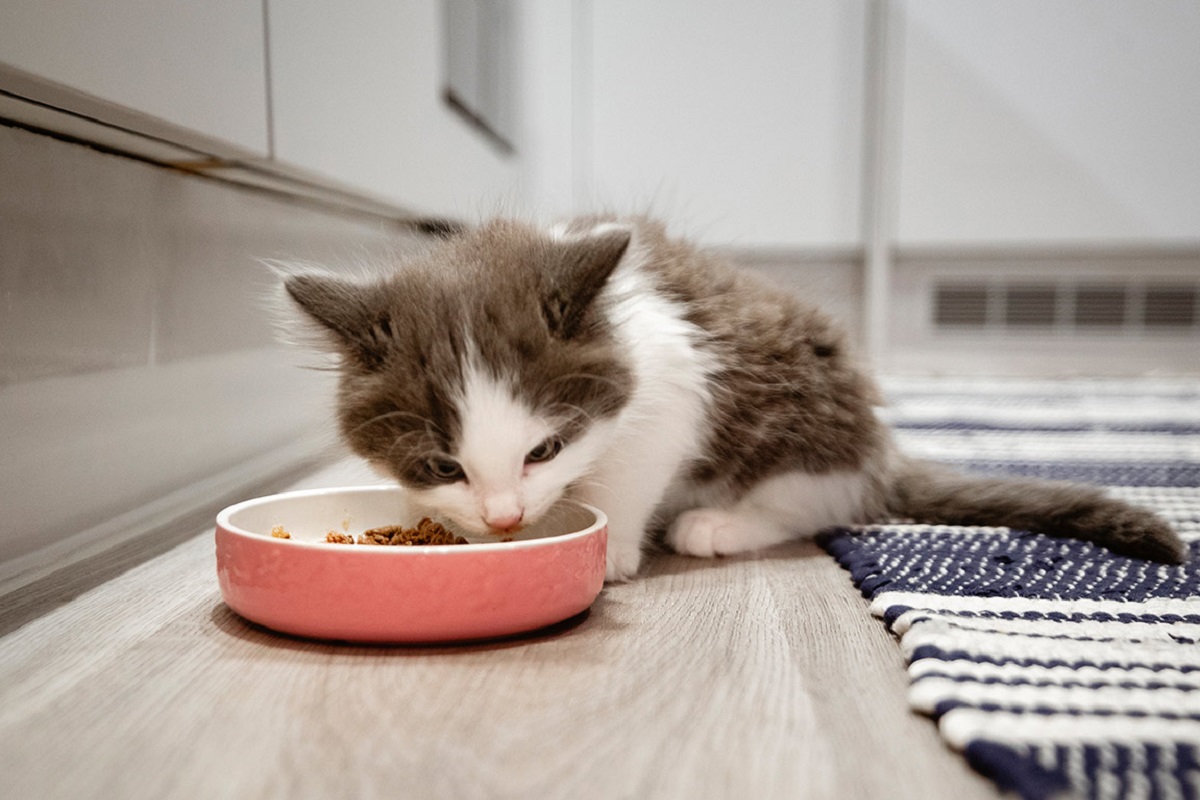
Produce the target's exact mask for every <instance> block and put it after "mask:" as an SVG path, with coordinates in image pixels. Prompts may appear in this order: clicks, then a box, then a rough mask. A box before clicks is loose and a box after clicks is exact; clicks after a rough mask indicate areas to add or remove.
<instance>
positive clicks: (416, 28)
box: [269, 0, 519, 216]
mask: <svg viewBox="0 0 1200 800" xmlns="http://www.w3.org/2000/svg"><path fill="white" fill-rule="evenodd" d="M269 19H270V26H271V80H272V90H271V91H272V106H273V120H274V131H275V156H276V158H277V159H279V160H281V161H284V162H288V163H290V164H293V165H295V166H298V167H301V168H304V169H309V170H313V171H315V172H318V173H320V174H323V175H327V176H329V177H331V178H334V179H336V180H338V181H341V182H344V183H348V184H351V185H353V186H356V187H359V188H360V189H362V190H364V191H366V192H369V193H372V194H374V195H376V196H378V197H381V198H384V199H387V200H390V201H391V202H395V203H399V204H401V205H404V206H405V207H408V208H411V209H412V210H414V211H417V212H420V213H425V214H449V215H466V216H476V215H478V214H479V213H488V212H492V211H494V210H496V208H497V205H498V204H500V203H502V202H509V203H511V202H513V201H514V194H515V190H514V187H515V186H516V185H517V182H518V177H519V176H518V169H517V168H518V165H519V161H518V160H517V158H515V157H506V156H504V155H503V154H501V153H499V152H498V151H497V150H496V148H495V147H494V146H493V145H492V144H490V143H489V142H488V141H487V139H486V138H485V137H484V136H483V135H482V134H480V133H479V132H477V131H476V130H474V129H472V128H471V127H470V126H469V125H468V124H467V123H466V122H464V121H463V120H462V119H461V118H460V117H459V116H458V115H456V114H455V113H454V112H453V111H451V109H450V108H449V107H448V106H447V105H446V104H445V102H444V101H443V99H442V91H443V84H444V65H443V42H442V27H443V24H444V19H443V16H442V12H441V5H440V3H438V2H436V1H435V0H421V1H420V2H417V1H416V0H412V2H404V3H395V2H391V1H390V0H364V2H360V3H354V4H351V5H343V4H338V3H333V2H330V0H287V2H271V3H270V14H269Z"/></svg>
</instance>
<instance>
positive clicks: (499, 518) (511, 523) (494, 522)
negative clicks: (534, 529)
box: [483, 509, 525, 531]
mask: <svg viewBox="0 0 1200 800" xmlns="http://www.w3.org/2000/svg"><path fill="white" fill-rule="evenodd" d="M524 518H525V511H524V509H517V510H516V511H506V512H503V513H502V514H496V515H492V514H488V515H487V516H485V517H484V518H483V521H484V522H486V523H487V525H488V527H489V528H493V529H495V530H498V531H508V530H512V529H513V528H515V527H517V526H518V525H520V524H521V520H523V519H524Z"/></svg>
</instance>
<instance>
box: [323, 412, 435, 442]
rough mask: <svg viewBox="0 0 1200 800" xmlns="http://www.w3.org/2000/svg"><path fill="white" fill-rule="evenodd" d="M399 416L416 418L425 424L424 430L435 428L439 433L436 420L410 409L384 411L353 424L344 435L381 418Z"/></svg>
mask: <svg viewBox="0 0 1200 800" xmlns="http://www.w3.org/2000/svg"><path fill="white" fill-rule="evenodd" d="M399 417H411V418H412V419H415V420H417V421H418V422H420V423H422V424H423V425H424V426H425V430H426V431H431V430H437V431H438V432H439V433H440V432H441V426H439V425H438V424H437V423H436V422H434V421H433V420H431V419H429V418H428V417H422V416H421V415H420V414H414V413H412V412H410V411H388V412H386V413H383V414H379V415H377V416H374V417H371V419H369V420H367V421H366V422H363V423H361V424H359V425H355V426H354V427H353V428H352V429H351V430H349V431H346V435H347V436H352V435H353V434H355V433H358V432H359V431H360V430H362V429H363V428H365V427H367V426H368V425H374V424H375V423H376V422H382V421H383V420H386V419H392V418H399Z"/></svg>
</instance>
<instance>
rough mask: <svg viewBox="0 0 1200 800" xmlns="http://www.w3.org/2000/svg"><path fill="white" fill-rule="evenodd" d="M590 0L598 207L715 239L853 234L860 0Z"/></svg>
mask: <svg viewBox="0 0 1200 800" xmlns="http://www.w3.org/2000/svg"><path fill="white" fill-rule="evenodd" d="M590 6H591V14H592V24H593V34H594V35H593V37H592V49H593V71H592V74H591V86H592V89H593V97H592V109H591V117H592V127H591V131H590V137H589V139H590V142H591V145H590V147H591V150H592V154H591V163H590V167H591V170H592V179H593V181H594V186H593V187H592V188H593V189H594V194H595V197H596V199H597V200H598V201H599V202H600V203H602V204H609V205H614V206H616V207H618V208H620V209H622V210H630V209H636V210H644V209H647V208H649V209H652V210H653V211H655V212H662V213H664V214H667V215H669V216H671V217H672V218H682V219H685V220H688V221H690V223H691V225H692V226H693V228H694V230H695V231H697V232H699V233H700V234H702V235H703V236H704V238H705V239H707V240H709V241H713V242H733V243H737V244H738V245H741V246H752V245H811V244H819V245H846V244H856V243H857V242H858V241H859V237H860V231H859V227H860V225H859V219H860V208H859V204H860V181H861V178H860V165H861V157H860V153H861V147H862V141H861V138H862V104H863V93H862V89H863V86H862V81H863V66H862V64H863V40H864V35H865V33H864V25H865V8H864V3H863V2H862V0H853V2H847V0H813V1H812V2H805V3H779V2H767V0H753V1H751V2H745V1H742V0H713V1H712V2H705V3H693V2H689V1H688V0H658V1H657V2H640V1H639V0H597V1H596V2H592V3H591V4H590ZM585 157H586V154H585Z"/></svg>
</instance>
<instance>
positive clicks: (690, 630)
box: [0, 464, 999, 800]
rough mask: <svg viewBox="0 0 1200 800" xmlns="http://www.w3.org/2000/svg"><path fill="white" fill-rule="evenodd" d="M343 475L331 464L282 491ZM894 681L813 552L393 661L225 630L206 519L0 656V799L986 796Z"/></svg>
mask: <svg viewBox="0 0 1200 800" xmlns="http://www.w3.org/2000/svg"><path fill="white" fill-rule="evenodd" d="M364 477H366V475H365V473H364V472H363V471H362V470H361V468H359V467H356V466H354V465H352V464H340V465H337V466H335V467H333V468H331V469H328V470H325V471H322V472H321V473H319V474H316V475H314V476H312V477H311V478H309V479H307V480H305V481H303V482H302V484H300V487H310V486H319V485H345V484H353V483H362V482H364V480H363V478H364ZM300 487H297V488H300ZM42 591H45V588H44V587H43V590H42ZM906 684H907V680H906V677H905V673H904V663H903V660H902V659H901V656H900V653H899V651H898V649H897V647H896V644H895V642H894V641H893V640H892V637H891V635H890V634H888V633H887V632H886V630H885V629H884V627H883V626H882V624H881V623H880V622H878V621H877V620H875V619H873V618H871V617H870V616H869V615H868V613H867V611H866V607H865V601H864V600H863V599H862V598H861V597H860V596H859V595H858V593H857V592H856V591H855V590H854V589H853V587H852V586H851V584H850V580H849V578H848V576H847V575H846V573H845V572H843V571H842V570H841V569H840V568H839V567H838V566H837V565H836V564H835V563H834V562H833V560H832V559H831V558H829V557H828V556H826V555H825V554H824V553H823V552H822V551H821V550H819V549H818V548H817V547H816V546H814V545H812V544H811V543H800V544H795V545H789V546H786V547H783V548H780V549H776V550H773V551H770V552H768V553H763V554H759V555H758V556H755V557H746V558H730V559H722V560H719V561H704V560H697V559H690V558H684V557H679V556H660V557H657V558H656V559H654V560H653V561H652V562H651V563H650V565H649V566H648V568H647V569H646V570H645V574H644V575H643V576H641V577H640V578H639V579H638V580H636V581H633V582H630V583H626V584H621V585H616V586H609V587H607V588H606V589H605V590H604V592H603V593H602V594H601V596H600V598H599V600H598V601H597V602H596V604H595V605H594V606H593V608H592V609H591V611H590V613H588V614H586V615H585V616H584V617H582V618H579V619H576V620H573V621H572V622H571V623H569V624H564V625H562V626H559V627H558V628H557V629H555V630H552V631H547V632H543V633H541V634H539V635H535V636H531V637H526V638H522V639H516V640H508V641H504V642H498V643H492V644H486V645H474V646H461V647H437V648H392V647H360V646H349V645H341V644H328V643H319V642H310V641H303V640H298V639H291V638H285V637H281V636H277V635H275V634H272V633H270V632H268V631H266V630H264V629H262V628H259V627H256V626H254V625H252V624H249V623H247V622H244V621H243V620H241V619H240V618H238V617H237V616H236V615H234V614H233V612H231V611H230V610H229V609H228V608H227V607H226V606H225V605H224V604H223V603H222V602H221V598H220V595H219V593H218V589H217V580H216V568H215V561H214V556H213V544H212V532H211V529H210V528H208V527H207V526H206V527H205V528H204V529H203V530H197V531H196V536H195V537H194V538H193V539H190V540H188V541H187V542H185V543H184V544H182V545H180V546H178V547H176V548H175V549H173V550H171V551H169V552H167V553H165V554H163V555H160V556H157V557H155V558H154V559H152V560H150V561H148V562H146V563H144V564H142V565H140V566H137V567H135V568H134V569H132V570H130V571H128V572H126V573H124V574H122V575H119V576H117V577H115V578H113V579H111V580H109V581H107V582H105V583H104V584H102V585H100V586H98V587H96V588H94V589H92V590H90V591H88V592H86V593H83V594H81V595H79V596H78V597H75V598H74V599H72V600H71V601H70V602H68V603H66V604H65V605H59V606H58V607H56V608H52V609H51V610H49V611H47V612H46V613H44V614H42V615H41V616H38V617H37V618H35V619H32V620H31V621H28V622H26V623H25V624H24V625H22V626H20V627H17V628H16V629H15V630H12V631H10V632H9V633H8V634H7V635H6V636H5V637H4V638H3V639H2V640H0V776H2V778H0V783H2V784H3V789H2V790H0V794H3V796H4V797H7V798H52V797H53V798H68V797H69V798H91V797H97V798H122V800H124V799H125V798H164V797H184V798H189V797H196V798H220V797H231V798H256V797H271V798H274V797H289V798H308V797H312V798H335V797H347V798H349V797H354V798H358V797H363V798H370V797H389V798H393V797H412V798H459V797H465V798H472V797H480V798H572V799H576V798H643V797H645V798H689V799H690V798H772V797H778V798H807V797H814V798H838V799H839V800H841V799H845V798H889V800H899V799H902V798H913V799H914V800H915V799H916V798H920V799H921V800H939V799H940V798H944V799H945V800H971V799H972V798H996V797H998V796H999V795H998V793H997V792H996V791H995V790H994V789H993V788H992V786H991V784H990V783H988V782H987V781H985V780H984V779H983V778H980V777H979V776H977V775H975V774H974V773H973V772H971V771H970V769H969V768H968V767H967V766H966V763H965V761H964V760H963V759H962V758H961V757H960V756H959V755H958V754H956V753H953V752H951V751H950V750H948V749H947V748H946V747H945V746H944V745H943V744H942V742H941V740H940V739H939V738H938V735H937V731H936V728H935V726H934V723H932V722H931V721H929V720H928V719H926V718H923V717H919V716H916V715H914V714H912V713H910V712H909V710H908V708H907V706H906V703H905V689H906Z"/></svg>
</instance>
